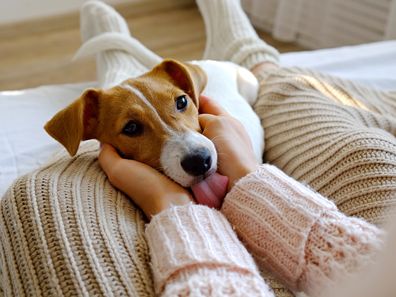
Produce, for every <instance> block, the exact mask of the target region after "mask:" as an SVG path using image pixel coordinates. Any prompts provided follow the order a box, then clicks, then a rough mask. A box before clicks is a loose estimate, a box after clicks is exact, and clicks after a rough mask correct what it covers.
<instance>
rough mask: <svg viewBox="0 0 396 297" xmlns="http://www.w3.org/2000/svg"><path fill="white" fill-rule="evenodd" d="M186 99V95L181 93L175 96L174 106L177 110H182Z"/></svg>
mask: <svg viewBox="0 0 396 297" xmlns="http://www.w3.org/2000/svg"><path fill="white" fill-rule="evenodd" d="M187 104H188V100H187V97H186V95H182V96H179V97H177V98H176V108H177V110H180V111H184V110H185V109H186V107H187Z"/></svg>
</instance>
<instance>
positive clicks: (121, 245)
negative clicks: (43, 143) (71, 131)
mask: <svg viewBox="0 0 396 297" xmlns="http://www.w3.org/2000/svg"><path fill="white" fill-rule="evenodd" d="M96 149H97V145H94V146H93V147H90V145H89V143H85V144H83V146H82V149H81V150H80V154H79V155H78V156H77V157H75V158H70V157H69V156H68V155H66V153H64V154H63V156H62V157H60V158H59V159H58V160H56V161H55V160H54V163H53V164H50V165H48V166H46V167H43V168H41V169H38V170H36V171H35V172H33V173H30V174H28V175H26V176H23V177H20V178H18V179H17V180H16V181H15V183H14V184H13V185H12V186H11V187H10V189H9V190H8V192H7V193H6V194H5V195H4V197H3V198H2V199H1V201H0V235H1V240H0V266H1V269H2V278H1V279H0V284H1V285H2V287H3V290H4V294H5V295H6V296H145V297H148V296H154V288H153V283H152V276H151V270H150V265H149V261H148V259H149V250H148V246H147V244H146V241H145V238H144V230H145V220H144V218H143V214H142V213H141V212H140V211H139V210H138V209H137V208H136V206H134V205H133V203H132V202H131V200H130V199H129V198H128V197H126V196H125V195H124V194H122V193H121V192H119V191H117V190H116V189H115V188H114V187H113V186H112V185H111V184H110V182H109V181H108V179H107V178H106V176H105V174H104V173H103V171H102V170H101V169H100V167H99V165H98V162H97V150H96Z"/></svg>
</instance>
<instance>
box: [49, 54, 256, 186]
mask: <svg viewBox="0 0 396 297" xmlns="http://www.w3.org/2000/svg"><path fill="white" fill-rule="evenodd" d="M257 89H258V84H257V80H256V79H255V77H254V76H253V75H252V74H251V73H250V72H249V71H247V70H246V69H244V68H242V67H239V66H237V65H235V64H232V63H228V62H215V61H195V62H191V63H181V62H178V61H175V60H164V61H163V62H162V63H160V64H159V65H157V66H155V67H154V68H153V69H152V70H151V71H149V72H147V73H145V74H143V75H141V76H139V77H137V78H133V79H129V80H126V81H124V82H123V83H121V84H119V85H117V86H115V87H112V88H110V89H88V90H86V91H85V92H84V93H83V94H82V95H81V96H80V97H79V98H78V99H77V100H76V101H75V102H73V103H72V104H71V105H69V106H68V107H66V108H65V109H63V110H61V111H60V112H58V113H57V114H56V115H55V116H54V117H53V118H52V119H51V120H50V121H49V122H48V123H47V124H46V125H45V130H46V131H47V132H48V133H49V134H50V135H51V136H52V137H53V138H55V139H56V140H57V141H59V142H60V143H61V144H62V145H63V146H64V147H65V148H66V149H67V150H68V152H69V153H70V155H72V156H73V155H75V154H76V152H77V150H78V147H79V144H80V142H81V141H83V140H87V139H97V140H99V141H100V142H105V143H109V144H111V145H113V146H114V147H115V148H116V149H117V150H118V152H119V153H120V154H121V155H122V156H123V157H125V158H130V159H134V160H137V161H141V162H144V163H146V164H148V165H150V166H152V167H154V168H156V169H158V170H160V171H162V172H164V173H165V174H166V175H168V176H169V177H170V178H172V179H173V180H175V181H176V182H178V183H179V184H181V185H182V186H184V187H188V186H191V185H193V184H195V183H197V182H198V181H200V180H202V179H204V178H205V177H207V176H209V175H210V174H212V173H214V172H215V171H216V169H217V153H216V149H215V146H214V145H213V143H212V142H211V141H210V140H209V139H208V138H206V137H205V136H203V135H202V134H201V127H200V125H199V122H198V106H199V96H200V94H204V95H207V96H209V97H211V98H213V99H215V100H216V101H217V102H218V103H219V104H220V105H222V106H223V107H224V108H225V109H226V110H227V111H228V112H229V113H231V115H233V116H234V117H236V118H237V119H239V120H240V121H241V122H242V124H243V125H244V126H245V128H246V130H247V132H248V133H249V135H250V137H251V140H252V143H253V147H254V149H255V152H256V155H257V158H258V159H259V160H261V156H262V152H263V146H264V144H263V141H264V137H263V129H262V128H261V125H260V121H259V119H258V117H257V116H256V114H255V113H254V112H253V110H252V108H251V107H250V105H249V103H250V104H252V103H253V102H254V101H255V99H256V97H257Z"/></svg>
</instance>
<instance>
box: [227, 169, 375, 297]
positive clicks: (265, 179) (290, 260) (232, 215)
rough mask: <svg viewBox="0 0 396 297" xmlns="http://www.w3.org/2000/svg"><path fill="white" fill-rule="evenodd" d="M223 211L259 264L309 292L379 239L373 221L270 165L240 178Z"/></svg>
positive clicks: (348, 268) (358, 262) (368, 252)
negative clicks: (351, 213) (345, 209)
mask: <svg viewBox="0 0 396 297" xmlns="http://www.w3.org/2000/svg"><path fill="white" fill-rule="evenodd" d="M222 212H223V214H224V215H225V216H226V218H227V219H228V220H229V221H230V223H231V224H232V225H233V227H234V228H235V230H236V232H237V234H238V235H239V237H240V238H241V239H242V241H243V242H245V244H246V247H247V249H248V250H249V251H250V252H251V253H252V254H253V256H254V257H255V258H256V260H257V263H258V264H259V265H260V266H262V267H263V268H264V269H266V270H269V271H271V273H273V274H275V275H276V276H277V277H278V278H279V279H280V280H281V281H283V282H284V283H285V284H286V285H287V286H288V287H289V288H291V289H292V290H294V291H296V292H298V291H304V292H306V293H308V294H309V295H311V296H320V293H321V291H322V290H323V289H324V288H325V287H326V286H328V285H330V284H331V283H332V282H333V281H337V280H338V279H339V278H341V277H342V276H343V275H344V276H345V274H346V273H350V272H355V271H356V270H357V269H358V268H359V267H360V266H363V265H365V264H366V263H368V262H369V261H370V260H371V259H372V257H373V256H374V255H375V254H376V252H377V251H378V250H379V249H380V247H381V244H382V232H381V231H380V230H379V229H377V228H376V227H375V226H373V225H370V224H369V223H367V222H365V221H363V220H361V219H357V218H351V217H347V216H345V215H343V214H342V213H341V212H339V211H338V210H337V208H336V207H335V205H334V204H333V203H332V202H330V201H329V200H327V199H325V198H324V197H323V196H321V195H320V194H318V193H316V192H314V191H312V190H311V189H309V188H308V187H306V186H304V185H302V184H300V183H298V182H297V181H295V180H294V179H292V178H290V177H289V176H287V175H286V174H284V173H283V172H282V171H280V170H279V169H277V168H276V167H274V166H271V165H266V164H265V165H262V166H261V167H260V168H259V169H258V170H257V171H256V172H254V173H251V174H249V175H248V176H246V177H244V178H242V179H241V180H240V181H239V182H238V183H237V184H236V185H235V186H234V187H233V189H232V190H231V192H230V193H229V194H228V195H227V197H226V198H225V201H224V204H223V207H222Z"/></svg>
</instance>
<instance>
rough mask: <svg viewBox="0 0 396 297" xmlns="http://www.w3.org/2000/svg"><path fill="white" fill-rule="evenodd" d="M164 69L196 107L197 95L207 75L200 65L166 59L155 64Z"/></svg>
mask: <svg viewBox="0 0 396 297" xmlns="http://www.w3.org/2000/svg"><path fill="white" fill-rule="evenodd" d="M157 67H158V68H159V69H161V70H163V71H165V73H167V74H168V75H169V77H170V78H171V79H172V80H173V82H174V83H175V85H177V86H178V87H179V88H180V89H182V90H184V91H185V92H186V93H187V94H188V95H189V96H190V97H191V98H192V99H193V100H194V103H195V105H196V106H197V107H198V103H199V95H200V94H201V93H202V91H203V90H204V89H205V86H206V82H207V76H206V73H205V72H204V71H203V70H202V68H201V67H199V66H197V65H194V64H191V63H181V62H178V61H176V60H172V59H166V60H164V61H163V62H162V63H161V64H159V65H158V66H157Z"/></svg>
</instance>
